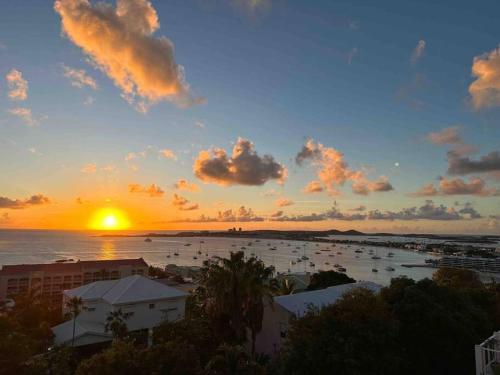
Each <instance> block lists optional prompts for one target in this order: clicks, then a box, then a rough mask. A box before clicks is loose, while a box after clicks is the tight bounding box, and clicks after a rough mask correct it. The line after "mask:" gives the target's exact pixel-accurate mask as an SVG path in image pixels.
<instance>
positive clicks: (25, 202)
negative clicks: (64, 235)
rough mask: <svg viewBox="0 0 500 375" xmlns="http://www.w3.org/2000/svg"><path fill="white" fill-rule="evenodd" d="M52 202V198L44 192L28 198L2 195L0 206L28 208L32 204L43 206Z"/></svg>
mask: <svg viewBox="0 0 500 375" xmlns="http://www.w3.org/2000/svg"><path fill="white" fill-rule="evenodd" d="M48 203H50V199H49V198H48V197H46V196H45V195H43V194H36V195H32V196H31V197H29V198H27V199H22V200H21V199H10V198H7V197H0V208H9V209H13V210H18V209H23V208H28V207H31V206H41V205H44V204H48Z"/></svg>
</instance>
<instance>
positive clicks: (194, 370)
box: [142, 341, 203, 375]
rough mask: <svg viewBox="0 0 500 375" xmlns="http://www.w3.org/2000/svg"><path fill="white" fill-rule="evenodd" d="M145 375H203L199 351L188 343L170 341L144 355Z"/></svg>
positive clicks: (150, 349) (155, 346) (156, 346)
mask: <svg viewBox="0 0 500 375" xmlns="http://www.w3.org/2000/svg"><path fill="white" fill-rule="evenodd" d="M143 363H144V364H143V367H142V372H143V373H144V374H152V375H161V374H169V375H201V374H202V373H203V371H202V367H201V364H200V359H199V352H198V350H197V349H196V348H195V347H194V346H193V345H191V344H188V343H186V342H175V341H168V342H163V343H161V344H158V345H154V346H153V347H151V348H149V349H148V350H147V351H145V352H144V353H143Z"/></svg>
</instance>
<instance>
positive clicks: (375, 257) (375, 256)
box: [372, 255, 380, 259]
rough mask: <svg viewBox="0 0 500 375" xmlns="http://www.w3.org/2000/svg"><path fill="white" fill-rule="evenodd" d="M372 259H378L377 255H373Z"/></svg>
mask: <svg viewBox="0 0 500 375" xmlns="http://www.w3.org/2000/svg"><path fill="white" fill-rule="evenodd" d="M372 259H380V257H379V256H378V255H374V256H372Z"/></svg>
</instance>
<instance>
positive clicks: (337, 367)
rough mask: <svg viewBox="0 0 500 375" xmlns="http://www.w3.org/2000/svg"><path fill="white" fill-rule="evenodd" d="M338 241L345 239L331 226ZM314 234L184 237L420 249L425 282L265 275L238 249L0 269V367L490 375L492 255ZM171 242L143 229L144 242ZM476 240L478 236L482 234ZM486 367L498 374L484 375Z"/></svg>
mask: <svg viewBox="0 0 500 375" xmlns="http://www.w3.org/2000/svg"><path fill="white" fill-rule="evenodd" d="M343 233H345V232H343ZM331 234H332V233H325V232H279V231H254V232H244V231H241V230H237V229H236V228H232V229H230V230H229V231H227V232H188V233H186V232H182V233H180V234H179V236H180V235H182V237H190V236H192V237H195V236H228V237H240V238H249V239H256V238H267V239H283V240H295V241H318V242H332V243H339V242H340V243H346V244H357V245H365V246H383V247H388V248H391V247H398V248H402V249H407V250H415V251H422V252H432V253H434V254H439V255H441V256H442V257H441V259H439V260H437V261H433V262H430V263H432V264H428V265H429V266H431V267H435V268H436V271H435V273H434V275H433V278H432V280H431V279H424V280H420V281H414V280H412V279H410V278H407V277H395V278H393V279H392V280H391V283H390V285H389V286H386V287H383V286H382V285H379V284H377V283H374V282H369V281H363V280H354V279H352V278H351V277H349V276H348V274H346V273H345V272H339V270H331V271H318V272H286V273H279V272H276V270H275V269H274V267H272V266H266V265H265V264H264V263H263V262H262V260H260V259H258V258H256V257H246V256H245V254H244V253H243V252H241V251H236V252H231V253H230V254H229V255H228V258H222V257H218V256H213V257H211V258H210V259H207V260H206V261H204V263H203V266H202V267H194V266H193V267H190V266H178V265H175V264H168V265H166V266H165V267H164V268H162V267H157V266H153V265H148V264H147V263H146V261H145V260H144V259H142V258H139V259H114V260H77V261H73V260H71V261H64V262H55V263H47V264H19V265H4V266H3V267H2V269H1V270H0V332H1V335H0V353H1V354H0V373H2V374H14V373H27V374H73V373H76V374H114V373H117V374H118V373H119V374H138V373H139V374H326V373H338V374H353V375H354V374H368V373H370V374H401V373H405V374H424V373H425V374H451V373H453V374H471V373H476V375H486V374H497V373H498V371H500V370H499V368H500V367H499V365H498V364H497V363H499V362H500V286H499V285H498V283H497V282H495V281H494V279H492V280H491V281H485V280H484V278H483V279H481V278H480V277H479V273H481V272H489V273H499V272H500V249H499V248H495V247H493V246H483V245H482V244H479V245H468V244H467V243H463V244H460V243H457V241H455V243H453V244H450V243H448V242H446V241H444V242H443V241H441V242H435V243H433V242H432V241H428V242H427V243H426V244H422V243H416V242H412V241H408V242H405V241H402V242H391V241H389V240H388V241H383V240H382V241H381V240H379V239H377V240H376V241H374V240H371V239H364V237H361V236H360V237H359V239H356V240H346V239H343V240H342V239H332V238H328V237H327V236H328V235H331ZM157 236H175V235H170V234H169V235H162V234H154V233H149V234H147V235H144V237H146V238H154V237H157ZM483 240H484V242H485V243H488V241H489V239H483ZM495 371H496V372H495Z"/></svg>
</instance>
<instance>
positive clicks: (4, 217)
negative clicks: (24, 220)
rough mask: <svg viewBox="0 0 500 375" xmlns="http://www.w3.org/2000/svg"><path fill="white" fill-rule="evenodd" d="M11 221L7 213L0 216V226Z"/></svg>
mask: <svg viewBox="0 0 500 375" xmlns="http://www.w3.org/2000/svg"><path fill="white" fill-rule="evenodd" d="M10 221H11V218H10V215H9V213H8V212H4V213H3V214H1V215H0V224H6V223H8V222H10Z"/></svg>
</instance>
